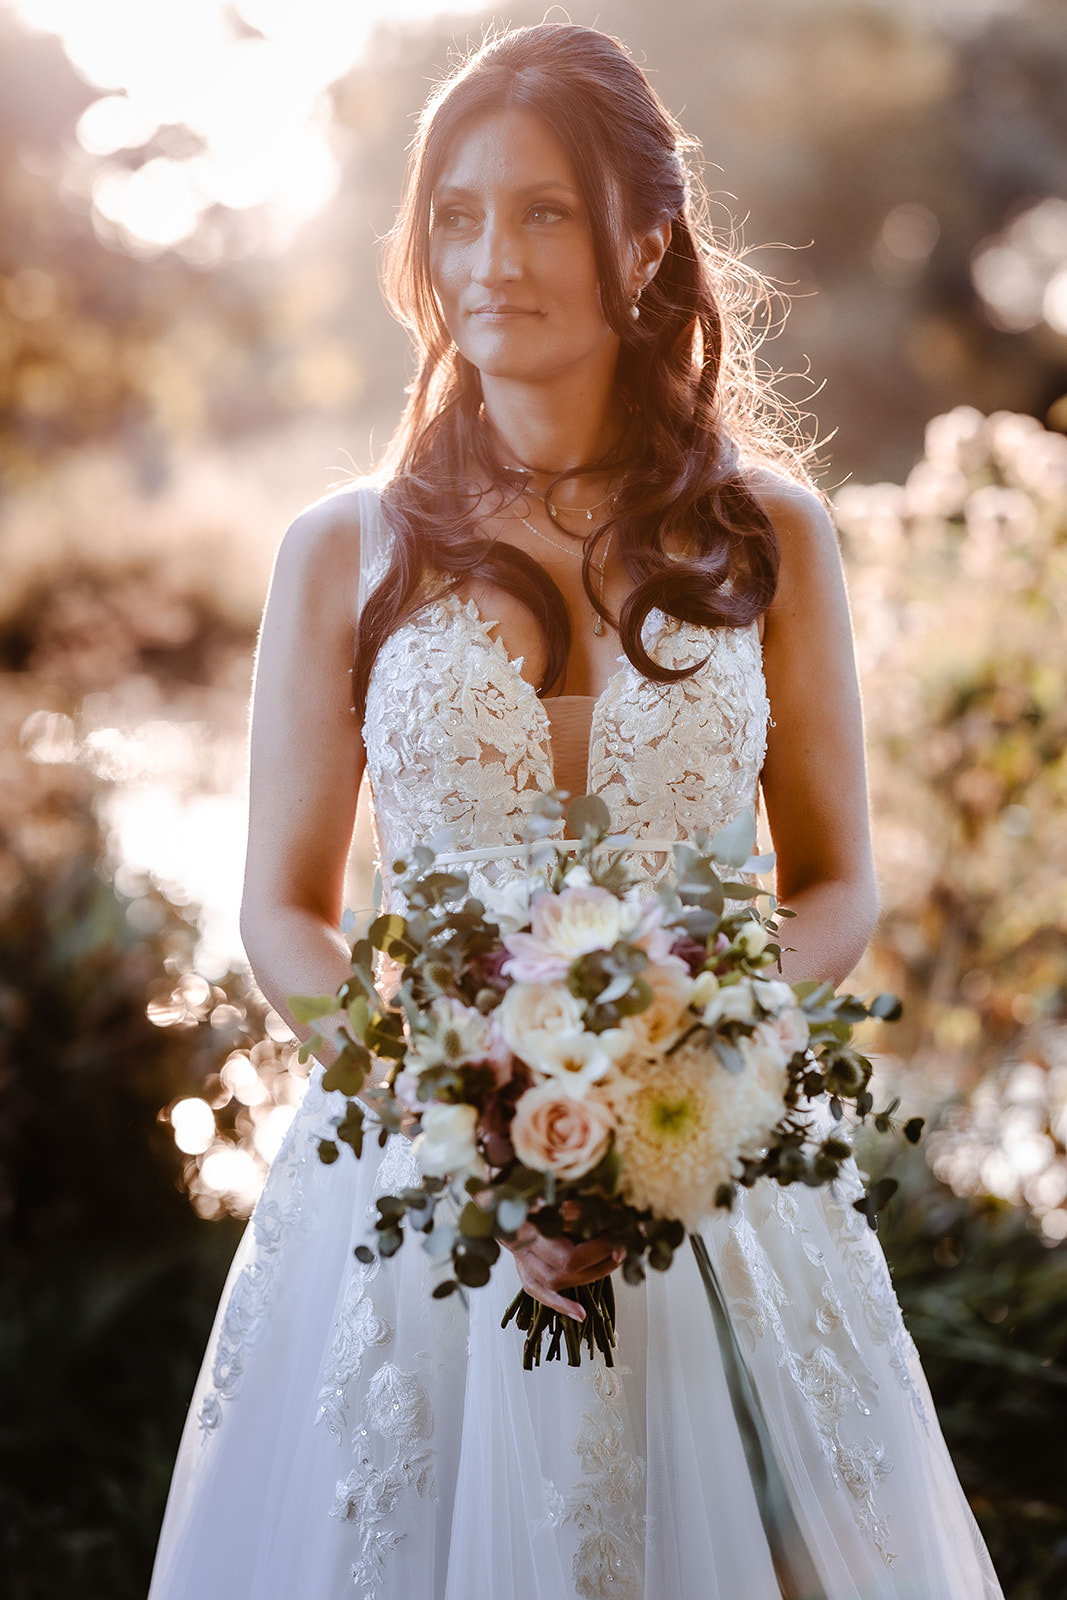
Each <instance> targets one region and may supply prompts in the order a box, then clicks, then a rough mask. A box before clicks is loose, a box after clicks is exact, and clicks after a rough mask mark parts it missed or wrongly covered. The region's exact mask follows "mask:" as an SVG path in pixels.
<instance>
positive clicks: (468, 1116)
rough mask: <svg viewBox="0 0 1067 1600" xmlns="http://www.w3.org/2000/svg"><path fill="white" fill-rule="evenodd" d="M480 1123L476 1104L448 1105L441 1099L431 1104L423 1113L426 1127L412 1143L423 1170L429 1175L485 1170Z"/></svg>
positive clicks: (425, 1174) (439, 1176)
mask: <svg viewBox="0 0 1067 1600" xmlns="http://www.w3.org/2000/svg"><path fill="white" fill-rule="evenodd" d="M477 1127H478V1110H477V1107H476V1106H467V1105H446V1104H445V1103H444V1102H443V1101H440V1100H436V1101H434V1102H433V1103H432V1104H430V1105H428V1106H427V1107H426V1110H425V1111H424V1112H423V1114H422V1130H421V1132H420V1133H419V1136H418V1138H417V1139H416V1140H415V1142H414V1144H413V1145H412V1147H411V1153H412V1155H413V1156H414V1157H415V1160H416V1161H417V1162H418V1165H419V1170H420V1172H422V1173H423V1175H424V1176H425V1177H428V1178H447V1177H450V1176H452V1174H454V1173H459V1174H463V1173H483V1172H484V1171H485V1163H484V1162H483V1161H482V1158H481V1156H480V1155H479V1154H478V1150H477V1146H476V1144H475V1133H476V1131H477Z"/></svg>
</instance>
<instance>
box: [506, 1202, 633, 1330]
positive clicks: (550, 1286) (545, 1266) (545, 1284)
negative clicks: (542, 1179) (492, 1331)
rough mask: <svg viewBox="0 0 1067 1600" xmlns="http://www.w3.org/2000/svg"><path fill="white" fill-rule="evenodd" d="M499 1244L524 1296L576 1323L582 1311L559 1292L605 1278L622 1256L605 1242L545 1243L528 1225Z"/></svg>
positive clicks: (532, 1226)
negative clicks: (509, 1257)
mask: <svg viewBox="0 0 1067 1600" xmlns="http://www.w3.org/2000/svg"><path fill="white" fill-rule="evenodd" d="M500 1242H501V1244H502V1245H504V1246H506V1248H507V1249H508V1250H510V1251H511V1252H512V1254H513V1255H514V1257H515V1265H516V1267H517V1268H518V1273H519V1277H520V1279H521V1280H522V1286H523V1288H524V1289H525V1290H526V1292H527V1294H531V1295H533V1297H534V1299H535V1300H540V1301H541V1304H542V1305H546V1306H551V1307H552V1309H553V1311H559V1312H561V1313H562V1314H563V1316H565V1317H574V1318H575V1320H576V1321H578V1322H584V1321H585V1311H584V1310H583V1309H582V1307H581V1306H580V1305H579V1304H578V1302H577V1301H576V1300H568V1299H566V1298H565V1297H564V1296H563V1295H561V1294H560V1293H559V1291H560V1290H561V1289H574V1288H577V1287H578V1285H579V1284H583V1283H595V1282H596V1281H597V1279H598V1278H606V1277H607V1276H608V1274H609V1273H611V1272H614V1270H615V1268H616V1267H617V1266H618V1265H619V1263H620V1262H621V1261H622V1259H623V1257H624V1255H625V1254H626V1252H625V1251H624V1250H622V1249H614V1250H613V1249H612V1247H611V1245H610V1244H609V1242H608V1240H607V1239H605V1238H597V1239H583V1240H582V1241H581V1242H580V1243H576V1242H575V1241H574V1240H573V1239H564V1238H556V1239H546V1238H545V1236H544V1234H542V1233H539V1232H538V1231H537V1229H536V1228H535V1227H534V1225H533V1223H532V1222H524V1223H523V1224H522V1226H521V1228H519V1230H518V1232H517V1234H516V1236H515V1238H514V1240H508V1239H501V1241H500Z"/></svg>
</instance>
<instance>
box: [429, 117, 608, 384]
mask: <svg viewBox="0 0 1067 1600" xmlns="http://www.w3.org/2000/svg"><path fill="white" fill-rule="evenodd" d="M431 226H432V233H431V241H430V273H431V277H432V281H433V287H434V291H435V293H436V295H437V298H438V301H439V303H440V307H441V314H442V316H443V318H444V322H445V326H446V327H447V329H448V332H449V334H450V336H451V337H452V339H453V340H454V341H455V343H456V345H457V347H458V349H459V350H460V352H461V354H462V355H464V356H465V357H466V358H467V360H468V361H470V362H472V363H473V365H474V366H476V367H477V368H479V370H480V371H481V372H482V373H483V375H484V376H486V377H489V378H498V379H503V380H512V381H517V382H527V383H538V382H542V383H543V382H550V381H552V380H553V379H557V378H560V377H562V376H564V375H566V374H573V375H575V376H581V374H582V372H583V370H585V371H588V370H590V368H591V367H593V366H596V367H601V366H603V365H605V364H606V365H608V366H609V367H610V369H611V370H614V363H615V359H616V356H617V353H618V344H619V341H618V336H617V335H616V334H615V333H614V332H613V330H612V329H611V328H610V327H609V326H608V324H607V322H605V320H604V314H603V311H602V310H601V305H600V292H599V285H598V281H597V272H596V262H595V260H594V254H593V235H592V230H591V228H590V224H589V216H588V213H587V211H586V207H585V203H584V201H583V199H582V195H581V192H580V189H579V186H578V177H577V174H576V173H575V170H574V167H573V165H572V163H571V159H570V157H569V156H568V154H567V152H566V150H565V149H564V147H563V145H562V143H561V142H560V140H559V139H558V138H557V137H556V135H555V134H554V133H553V131H552V129H551V128H550V127H549V126H548V124H547V123H546V122H544V121H542V119H541V118H540V117H539V116H537V115H536V114H535V113H534V112H532V111H527V110H525V109H520V108H512V109H509V110H502V111H497V112H492V113H489V114H487V115H486V116H484V117H477V118H472V119H471V120H470V121H469V122H467V123H466V124H463V125H461V127H460V129H459V130H458V132H457V134H456V136H455V138H454V140H453V143H452V146H451V148H450V150H449V151H448V153H447V155H446V157H445V160H444V162H443V164H442V168H441V176H440V181H439V182H438V184H437V187H436V189H435V191H434V196H433V219H432V225H431Z"/></svg>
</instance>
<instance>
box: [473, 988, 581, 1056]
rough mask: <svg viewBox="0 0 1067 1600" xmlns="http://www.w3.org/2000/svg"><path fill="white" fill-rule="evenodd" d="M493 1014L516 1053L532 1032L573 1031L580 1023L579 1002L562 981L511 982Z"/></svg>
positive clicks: (520, 1053) (522, 1050)
mask: <svg viewBox="0 0 1067 1600" xmlns="http://www.w3.org/2000/svg"><path fill="white" fill-rule="evenodd" d="M493 1015H494V1018H495V1020H496V1025H497V1027H498V1028H499V1030H500V1033H501V1035H502V1037H503V1038H504V1040H505V1042H506V1044H507V1045H508V1047H509V1049H511V1050H513V1051H514V1052H515V1054H516V1055H517V1056H523V1053H524V1048H525V1046H526V1043H527V1041H528V1040H529V1037H530V1035H531V1034H532V1033H560V1032H573V1030H574V1029H575V1028H580V1027H581V1025H582V1005H581V1001H580V1000H578V999H576V998H575V996H574V995H573V994H571V992H570V990H569V989H568V988H567V987H566V985H565V984H562V983H513V984H512V986H511V988H510V989H509V990H508V991H507V993H506V994H505V996H504V998H503V1000H502V1001H501V1002H500V1005H499V1006H498V1007H497V1009H496V1011H495V1012H494V1013H493Z"/></svg>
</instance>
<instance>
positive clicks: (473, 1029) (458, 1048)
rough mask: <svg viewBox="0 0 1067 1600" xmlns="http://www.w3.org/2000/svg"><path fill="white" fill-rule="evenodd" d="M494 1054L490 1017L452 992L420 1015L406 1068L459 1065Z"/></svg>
mask: <svg viewBox="0 0 1067 1600" xmlns="http://www.w3.org/2000/svg"><path fill="white" fill-rule="evenodd" d="M492 1055H493V1036H492V1030H491V1028H490V1025H489V1019H488V1018H487V1017H483V1016H482V1014H481V1012H480V1011H475V1010H474V1008H473V1007H472V1006H465V1005H464V1004H463V1002H462V1001H461V1000H454V999H453V998H452V997H451V996H450V995H438V997H437V998H436V1000H433V1001H432V1002H431V1003H430V1005H429V1007H428V1008H427V1010H426V1011H425V1012H424V1013H423V1014H422V1016H421V1017H420V1019H419V1023H418V1026H417V1027H416V1029H415V1030H414V1032H413V1034H412V1039H411V1044H410V1045H409V1047H408V1052H407V1055H406V1056H405V1058H404V1069H405V1071H406V1072H413V1073H415V1074H418V1073H422V1072H425V1071H427V1069H428V1068H430V1067H442V1066H446V1067H455V1066H459V1065H461V1064H462V1063H463V1062H465V1061H485V1060H486V1059H487V1058H489V1057H491V1056H492Z"/></svg>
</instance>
